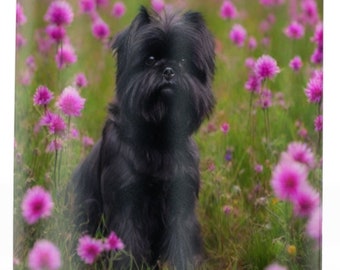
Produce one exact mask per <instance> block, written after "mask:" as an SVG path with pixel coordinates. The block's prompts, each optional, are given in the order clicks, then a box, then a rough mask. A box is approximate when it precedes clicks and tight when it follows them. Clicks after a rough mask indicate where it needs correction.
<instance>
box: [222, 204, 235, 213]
mask: <svg viewBox="0 0 340 270" xmlns="http://www.w3.org/2000/svg"><path fill="white" fill-rule="evenodd" d="M232 211H233V207H232V206H230V205H225V206H223V212H224V214H226V215H230V214H231V213H232Z"/></svg>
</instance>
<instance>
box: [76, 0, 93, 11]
mask: <svg viewBox="0 0 340 270" xmlns="http://www.w3.org/2000/svg"><path fill="white" fill-rule="evenodd" d="M79 7H80V11H81V12H82V13H91V12H93V11H95V9H96V1H95V0H79Z"/></svg>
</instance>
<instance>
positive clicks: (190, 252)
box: [166, 177, 202, 270]
mask: <svg viewBox="0 0 340 270" xmlns="http://www.w3.org/2000/svg"><path fill="white" fill-rule="evenodd" d="M187 178H188V177H180V178H178V179H176V180H175V181H174V183H173V185H172V188H171V189H170V194H169V205H168V207H169V216H168V222H169V223H168V228H169V229H168V231H167V236H166V237H167V240H166V245H167V247H166V257H167V258H168V260H169V263H170V265H171V267H172V268H173V269H176V270H186V269H196V267H197V264H198V263H199V261H200V259H201V253H202V240H201V236H200V226H199V223H198V221H197V218H196V215H195V204H196V199H197V190H198V180H197V181H196V180H192V179H187Z"/></svg>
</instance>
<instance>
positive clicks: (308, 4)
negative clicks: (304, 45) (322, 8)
mask: <svg viewBox="0 0 340 270" xmlns="http://www.w3.org/2000/svg"><path fill="white" fill-rule="evenodd" d="M301 10H302V15H303V19H304V20H305V21H306V22H308V23H309V24H315V23H317V22H318V20H319V16H318V6H317V4H316V2H315V1H314V0H305V1H302V2H301Z"/></svg>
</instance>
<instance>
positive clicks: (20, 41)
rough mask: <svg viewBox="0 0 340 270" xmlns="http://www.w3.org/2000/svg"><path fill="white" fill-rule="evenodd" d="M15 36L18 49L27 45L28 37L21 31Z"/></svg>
mask: <svg viewBox="0 0 340 270" xmlns="http://www.w3.org/2000/svg"><path fill="white" fill-rule="evenodd" d="M15 38H16V39H15V45H16V47H17V48H18V49H20V48H22V47H24V46H25V45H26V39H25V38H24V36H23V35H21V34H20V33H17V34H16V37H15Z"/></svg>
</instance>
